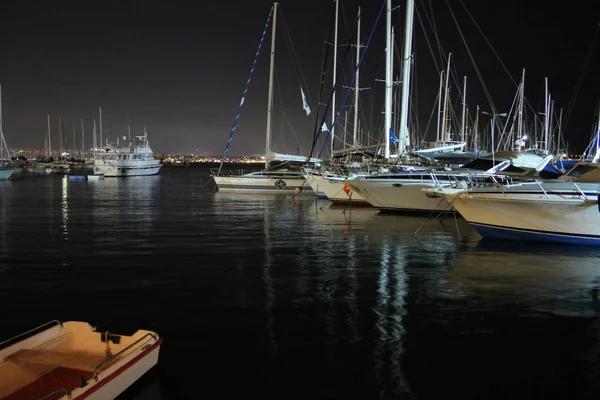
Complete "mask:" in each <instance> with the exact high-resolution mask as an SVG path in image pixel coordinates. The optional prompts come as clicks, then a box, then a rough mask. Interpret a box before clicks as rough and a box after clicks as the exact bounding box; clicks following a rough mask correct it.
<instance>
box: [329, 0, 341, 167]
mask: <svg viewBox="0 0 600 400" xmlns="http://www.w3.org/2000/svg"><path fill="white" fill-rule="evenodd" d="M334 2H335V27H334V30H333V96H332V97H331V129H330V132H331V143H330V146H331V159H332V160H333V142H334V141H335V126H334V125H333V123H334V121H335V113H336V110H335V84H336V81H335V80H336V75H337V48H338V23H339V10H340V2H339V0H334Z"/></svg>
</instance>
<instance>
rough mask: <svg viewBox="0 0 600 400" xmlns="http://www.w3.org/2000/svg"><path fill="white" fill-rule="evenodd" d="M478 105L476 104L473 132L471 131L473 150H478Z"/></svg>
mask: <svg viewBox="0 0 600 400" xmlns="http://www.w3.org/2000/svg"><path fill="white" fill-rule="evenodd" d="M478 132H479V105H477V111H476V112H475V132H474V133H473V151H475V152H479V137H478V136H477V134H478Z"/></svg>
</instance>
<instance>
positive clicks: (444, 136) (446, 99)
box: [441, 53, 452, 141]
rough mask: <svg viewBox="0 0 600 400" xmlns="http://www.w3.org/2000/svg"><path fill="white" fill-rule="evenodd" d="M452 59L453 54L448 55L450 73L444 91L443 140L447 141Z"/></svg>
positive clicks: (447, 74)
mask: <svg viewBox="0 0 600 400" xmlns="http://www.w3.org/2000/svg"><path fill="white" fill-rule="evenodd" d="M451 58H452V53H450V54H448V68H447V69H446V71H448V72H447V73H446V85H445V87H446V90H444V92H445V93H444V113H443V117H442V132H441V133H442V135H441V136H442V140H443V141H446V140H447V138H446V135H447V132H446V130H447V126H446V111H447V109H448V78H449V77H450V60H451Z"/></svg>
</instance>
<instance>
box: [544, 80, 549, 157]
mask: <svg viewBox="0 0 600 400" xmlns="http://www.w3.org/2000/svg"><path fill="white" fill-rule="evenodd" d="M545 84H546V85H545V86H546V110H545V111H544V115H545V116H546V118H545V120H544V150H545V151H546V155H547V154H548V128H549V125H550V124H549V117H550V115H549V114H550V112H549V110H550V106H549V104H548V100H549V95H548V78H545Z"/></svg>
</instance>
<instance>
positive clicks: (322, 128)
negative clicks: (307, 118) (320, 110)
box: [321, 122, 329, 132]
mask: <svg viewBox="0 0 600 400" xmlns="http://www.w3.org/2000/svg"><path fill="white" fill-rule="evenodd" d="M321 132H329V128H328V127H327V122H323V126H321Z"/></svg>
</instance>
